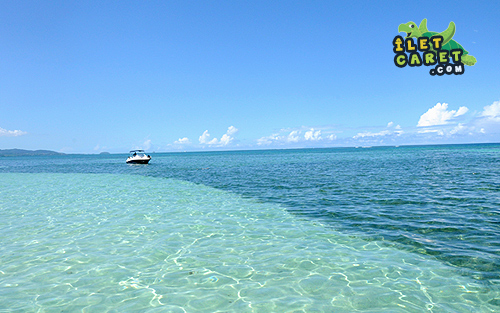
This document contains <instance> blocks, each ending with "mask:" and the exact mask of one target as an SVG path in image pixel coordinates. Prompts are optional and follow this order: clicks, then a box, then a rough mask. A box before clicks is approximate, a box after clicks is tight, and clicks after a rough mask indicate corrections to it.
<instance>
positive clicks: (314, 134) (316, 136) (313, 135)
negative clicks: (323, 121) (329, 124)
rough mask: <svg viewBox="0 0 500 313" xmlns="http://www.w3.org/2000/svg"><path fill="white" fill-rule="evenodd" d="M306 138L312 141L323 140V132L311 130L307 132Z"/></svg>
mask: <svg viewBox="0 0 500 313" xmlns="http://www.w3.org/2000/svg"><path fill="white" fill-rule="evenodd" d="M304 138H305V139H306V140H310V141H318V140H321V139H323V138H321V130H317V131H314V128H311V130H309V131H307V132H306V134H305V135H304Z"/></svg>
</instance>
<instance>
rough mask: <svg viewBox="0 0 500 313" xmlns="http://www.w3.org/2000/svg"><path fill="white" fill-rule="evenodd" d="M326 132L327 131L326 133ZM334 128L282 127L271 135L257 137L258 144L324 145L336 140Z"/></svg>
mask: <svg viewBox="0 0 500 313" xmlns="http://www.w3.org/2000/svg"><path fill="white" fill-rule="evenodd" d="M324 132H325V133H324ZM332 132H333V131H332V130H331V129H329V128H327V127H323V129H315V128H311V127H306V126H302V127H301V128H300V129H289V128H285V129H281V130H280V131H279V132H277V133H274V134H272V135H270V136H264V137H261V138H259V139H257V145H258V146H268V145H279V146H287V145H291V146H297V145H298V144H300V145H303V146H311V145H315V144H320V145H324V144H327V143H329V142H330V141H333V140H336V139H337V135H335V134H332Z"/></svg>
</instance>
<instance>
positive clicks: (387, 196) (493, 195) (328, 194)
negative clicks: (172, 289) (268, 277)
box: [0, 144, 500, 312]
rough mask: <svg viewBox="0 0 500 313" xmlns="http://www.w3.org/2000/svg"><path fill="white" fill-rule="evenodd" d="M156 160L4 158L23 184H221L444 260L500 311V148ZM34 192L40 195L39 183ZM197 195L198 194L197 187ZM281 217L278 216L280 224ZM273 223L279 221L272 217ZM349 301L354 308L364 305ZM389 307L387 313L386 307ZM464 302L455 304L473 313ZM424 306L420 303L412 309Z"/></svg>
mask: <svg viewBox="0 0 500 313" xmlns="http://www.w3.org/2000/svg"><path fill="white" fill-rule="evenodd" d="M152 157H153V159H152V161H151V163H150V164H149V165H145V166H144V165H127V164H125V158H126V156H125V155H66V156H56V157H5V158H0V174H1V173H5V174H8V173H15V174H14V175H13V176H12V175H9V176H6V177H8V178H9V179H14V180H17V179H16V177H19V181H18V182H17V183H18V185H22V180H23V179H25V176H23V174H21V173H32V174H43V173H46V174H48V173H53V174H113V175H115V176H113V177H117V176H116V175H118V177H123V178H124V179H125V178H126V179H133V177H146V178H147V177H149V178H154V179H169V180H175V181H184V182H189V183H194V184H193V185H192V186H200V187H202V186H206V187H210V188H214V189H215V190H220V191H223V192H225V193H229V194H233V195H236V196H238V197H241V199H243V200H245V199H246V200H245V201H247V200H248V201H251V202H252V203H256V204H259V203H261V204H263V205H272V206H273V205H275V206H276V207H278V208H283V209H284V210H285V211H286V212H288V213H289V214H290V215H291V216H292V217H294V218H295V219H296V220H297V221H304V223H313V224H315V225H316V224H317V225H321V227H322V229H323V230H324V231H326V232H328V231H331V232H333V233H335V234H341V235H342V236H347V238H352V239H353V240H354V241H355V242H356V244H353V245H357V244H358V242H365V244H367V245H370V244H372V243H373V244H376V245H377V247H379V248H380V250H381V251H382V250H384V249H392V250H391V251H402V252H404V253H407V254H408V255H413V256H415V257H416V258H422V257H423V258H424V259H425V260H429V262H437V263H436V264H442V265H443V266H445V267H448V268H450V270H451V271H452V272H453V273H454V274H453V275H457V277H462V278H463V279H465V280H467V281H470V282H473V284H477V285H479V286H482V287H480V288H482V289H480V290H481V291H479V293H483V294H484V297H483V298H481V300H480V302H478V303H481V304H477V303H476V304H477V305H479V306H476V307H477V308H481V309H479V310H480V311H485V312H490V311H492V310H495V309H497V310H500V298H499V297H498V292H499V290H500V145H499V144H487V145H456V146H415V147H373V148H332V149H302V150H265V151H232V152H231V151H228V152H197V153H195V152H192V153H161V154H159V153H155V154H152ZM16 173H17V174H16ZM35 177H36V176H35ZM57 177H59V176H57ZM62 177H67V176H62ZM44 179H45V178H44ZM32 180H33V176H30V178H29V181H30V182H31V181H32ZM56 181H57V180H56ZM105 181H106V180H104V181H102V180H100V183H101V184H104V185H105V184H106V182H105ZM4 183H5V180H4ZM155 184H156V183H155ZM8 185H9V184H8V183H5V186H4V189H0V190H1V192H2V194H3V195H4V196H3V198H2V200H3V201H2V203H1V204H2V206H1V207H0V209H1V210H7V209H9V207H10V206H11V205H12V203H11V202H12V201H13V200H12V199H10V200H9V199H7V198H5V194H6V193H9V190H8ZM32 188H34V189H35V190H32V191H33V192H35V191H36V189H38V188H40V187H39V186H38V187H37V185H33V186H32ZM117 188H118V187H117ZM129 188H130V187H129ZM131 188H132V189H133V187H131ZM193 188H194V187H193ZM24 192H26V191H24ZM120 192H122V193H126V191H124V190H122V191H120ZM130 192H132V193H133V192H134V191H133V190H130ZM158 195H159V194H152V195H151V194H148V195H147V197H157V196H158ZM145 196H146V195H145ZM192 196H193V197H196V190H193V195H192ZM88 197H89V198H92V197H93V195H92V194H89V195H88ZM188 198H189V197H188ZM9 201H11V202H9ZM34 201H35V200H34ZM50 201H56V200H50ZM50 201H48V202H47V203H45V206H46V207H50V206H51V204H50V203H51V202H50ZM227 201H229V200H227ZM238 201H240V200H238ZM266 208H267V207H266ZM266 210H267V209H266ZM248 213H249V214H250V213H255V212H248ZM281 222H282V221H281V220H276V223H277V224H276V227H278V223H281ZM10 223H11V224H12V221H11V222H10ZM266 225H267V228H270V229H272V228H273V227H274V226H273V221H272V220H267V221H266ZM0 251H1V250H0ZM384 251H385V250H384ZM325 257H326V256H325ZM200 262H203V260H200ZM0 270H2V268H1V267H0ZM309 275H310V274H309ZM386 276H387V275H386ZM1 279H2V276H0V282H1ZM457 279H458V278H457ZM417 281H418V279H417ZM382 285H383V284H382ZM464 286H465V284H464ZM451 294H453V292H451ZM0 297H1V289H0ZM311 297H312V296H311ZM457 297H458V298H460V299H462V300H463V299H466V298H465V297H462V296H457ZM243 299H244V297H243ZM454 301H455V302H456V301H458V300H454ZM454 301H451V302H454ZM469 301H472V302H474V301H475V300H469ZM478 301H479V300H478ZM431 302H432V301H431ZM1 303H2V302H1V298H0V306H1ZM313 303H316V302H313ZM350 305H352V307H349V308H350V309H346V311H351V310H354V309H356V310H359V311H363V310H362V308H361V309H360V307H356V306H355V305H354V304H352V303H351V304H350ZM387 305H389V304H387ZM398 305H399V304H398ZM432 305H433V306H434V307H433V309H431V310H430V311H433V310H434V311H436V312H438V311H443V312H444V311H447V309H446V306H443V307H439V306H437V305H436V304H435V303H432ZM480 305H484V306H480ZM399 306H400V307H401V305H399ZM388 307H390V306H388ZM190 308H191V309H192V310H193V311H196V310H201V311H203V309H200V308H196V307H193V306H190ZM306 308H307V307H306ZM309 308H311V307H309ZM312 308H314V306H312ZM318 308H319V307H315V309H318ZM337 308H339V307H337ZM353 308H354V309H353ZM380 308H381V310H382V311H384V309H383V308H384V304H381V305H380ZM386 308H387V307H386ZM460 308H462V309H460ZM460 308H457V307H454V308H453V310H456V311H463V312H468V311H469V309H468V308H467V307H460ZM232 309H234V308H232ZM240 309H241V308H240ZM419 309H422V307H421V308H419V307H418V305H417V306H416V307H414V308H410V307H408V308H406V309H404V310H403V311H412V310H414V311H419ZM427 309H429V306H428V304H427ZM235 310H236V311H238V310H237V309H235ZM323 310H324V311H328V309H323ZM206 311H210V309H207V310H206ZM257 311H259V310H257ZM306 311H307V309H306ZM368 311H369V310H368Z"/></svg>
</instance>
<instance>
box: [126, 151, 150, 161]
mask: <svg viewBox="0 0 500 313" xmlns="http://www.w3.org/2000/svg"><path fill="white" fill-rule="evenodd" d="M149 160H151V156H149V155H147V154H146V153H145V152H144V150H132V151H130V156H129V157H128V158H127V163H132V164H134V163H135V164H148V162H149Z"/></svg>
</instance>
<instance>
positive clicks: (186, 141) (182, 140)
mask: <svg viewBox="0 0 500 313" xmlns="http://www.w3.org/2000/svg"><path fill="white" fill-rule="evenodd" d="M174 143H175V144H179V145H187V144H190V143H191V141H189V138H188V137H184V138H179V140H176V141H174Z"/></svg>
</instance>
